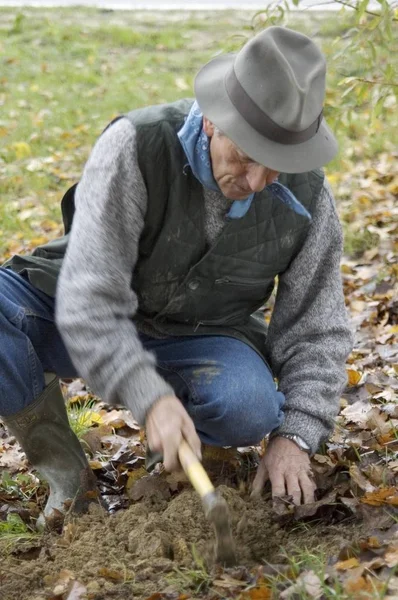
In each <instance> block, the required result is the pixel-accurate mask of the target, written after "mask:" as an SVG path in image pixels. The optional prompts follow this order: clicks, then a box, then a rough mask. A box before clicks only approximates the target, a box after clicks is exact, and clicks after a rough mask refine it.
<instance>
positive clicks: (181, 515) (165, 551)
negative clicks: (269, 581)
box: [0, 475, 360, 600]
mask: <svg viewBox="0 0 398 600" xmlns="http://www.w3.org/2000/svg"><path fill="white" fill-rule="evenodd" d="M150 480H151V481H150V485H149V486H147V489H146V493H145V496H144V497H143V498H142V499H140V500H137V501H135V502H134V503H133V504H132V505H131V506H130V507H129V508H128V509H127V510H121V511H119V512H117V513H115V514H113V515H108V514H106V513H105V512H104V511H103V510H102V509H100V508H99V507H98V506H93V507H92V510H91V511H90V514H88V515H84V516H82V517H80V518H78V519H74V520H72V521H70V522H69V523H68V524H67V525H66V526H65V527H64V531H63V533H62V534H61V535H57V534H55V533H48V534H46V535H45V536H44V537H43V538H40V540H39V541H38V542H36V543H35V544H31V543H30V544H25V546H20V547H19V548H17V549H14V551H13V553H10V554H8V555H6V556H5V557H4V558H3V560H2V561H1V563H0V597H1V600H49V599H51V600H58V599H59V600H63V599H64V598H66V597H68V594H65V595H62V593H61V594H60V595H56V594H54V590H55V589H56V586H57V585H58V586H59V582H60V581H61V582H62V578H63V579H64V580H65V578H67V577H68V576H73V578H75V579H76V580H77V581H79V582H80V583H82V584H83V585H84V586H86V588H87V594H86V595H82V596H80V595H79V596H76V597H78V598H82V600H83V599H88V600H110V599H115V600H129V599H132V598H148V597H150V596H151V594H153V593H155V592H173V591H175V592H176V591H178V592H183V591H186V588H184V581H183V579H181V573H186V572H188V569H190V570H191V571H192V570H194V569H200V568H201V564H204V565H206V568H208V569H211V568H212V566H214V564H213V563H214V560H213V542H214V533H213V531H212V528H211V526H210V525H209V523H208V522H207V521H206V519H205V516H204V513H203V509H202V506H201V502H200V499H199V498H198V496H197V494H196V493H195V492H194V491H192V490H190V489H189V488H188V489H186V490H185V491H182V492H179V493H176V492H172V491H171V490H170V487H169V485H165V479H164V477H161V476H159V475H155V476H151V477H150ZM219 490H220V493H222V495H223V496H224V497H225V498H226V500H227V502H228V506H229V510H230V515H231V525H232V530H233V534H234V538H235V540H236V551H237V557H238V563H239V565H244V566H246V567H252V566H255V565H260V564H262V565H264V564H265V563H272V564H281V563H283V562H286V556H289V554H291V553H294V551H295V549H297V548H301V550H302V549H303V548H308V549H313V550H314V549H315V548H316V549H317V551H319V550H324V551H326V552H327V553H328V554H329V555H332V554H335V553H336V552H337V551H338V548H339V547H340V546H341V545H343V544H344V542H346V541H347V540H350V541H351V542H352V540H353V538H354V537H356V536H358V535H359V533H360V531H359V528H358V525H353V524H346V525H344V524H340V525H335V526H333V525H328V526H327V525H322V524H321V523H317V524H316V526H314V527H311V526H309V527H297V524H296V528H295V529H294V528H293V529H292V528H290V530H288V529H286V528H284V527H283V526H282V525H280V524H278V523H277V522H275V513H273V511H272V510H271V503H270V499H269V497H266V496H265V497H263V498H261V499H257V500H252V499H250V498H249V497H248V495H247V493H239V491H237V490H236V489H233V488H231V487H228V486H225V485H221V486H220V487H219ZM139 495H140V494H139V493H138V494H137V496H139ZM282 549H283V551H284V555H283V556H281V550H282ZM202 561H203V563H202ZM65 569H67V570H69V571H71V572H72V574H73V575H71V574H70V573H69V574H68V573H67V572H66V573H65V572H63V571H64V570H65ZM62 572H63V573H62ZM61 588H62V585H61ZM61 588H59V587H58V591H59V590H60V589H61ZM191 593H193V592H192V590H191ZM194 596H195V597H199V594H194ZM73 597H75V596H73ZM202 597H203V596H202Z"/></svg>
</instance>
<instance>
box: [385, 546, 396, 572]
mask: <svg viewBox="0 0 398 600" xmlns="http://www.w3.org/2000/svg"><path fill="white" fill-rule="evenodd" d="M384 560H385V562H386V565H387V567H390V568H391V569H392V568H394V567H397V566H398V546H391V547H389V548H388V550H387V552H386V553H385V555H384Z"/></svg>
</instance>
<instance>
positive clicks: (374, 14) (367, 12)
mask: <svg viewBox="0 0 398 600" xmlns="http://www.w3.org/2000/svg"><path fill="white" fill-rule="evenodd" d="M335 2H336V4H341V5H342V6H347V7H348V8H352V9H353V10H358V7H357V6H355V5H354V6H353V5H352V4H350V3H349V2H345V0H335ZM365 13H366V14H367V15H371V16H372V17H381V13H375V12H372V11H371V10H368V9H366V10H365ZM391 20H392V21H398V19H396V18H395V17H393V16H392V14H391Z"/></svg>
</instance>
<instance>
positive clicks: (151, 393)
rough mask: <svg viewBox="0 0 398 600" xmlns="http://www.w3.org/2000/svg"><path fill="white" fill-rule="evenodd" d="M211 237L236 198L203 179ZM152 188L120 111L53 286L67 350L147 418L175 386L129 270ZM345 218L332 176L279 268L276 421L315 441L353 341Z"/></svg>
mask: <svg viewBox="0 0 398 600" xmlns="http://www.w3.org/2000/svg"><path fill="white" fill-rule="evenodd" d="M204 202H205V208H206V211H205V212H206V233H207V238H208V243H209V244H210V243H211V242H212V241H213V240H214V239H215V237H216V236H217V235H218V234H219V233H220V231H221V230H222V228H223V225H224V223H225V221H224V217H225V213H226V212H227V211H228V208H229V201H228V200H227V199H226V198H225V197H223V196H222V195H221V194H218V193H215V192H212V191H209V190H206V189H204ZM146 205H147V194H146V189H145V185H144V182H143V179H142V176H141V173H140V170H139V167H138V163H137V148H136V131H135V128H134V126H133V125H132V124H131V122H130V121H128V120H127V119H120V120H119V121H118V122H116V123H115V124H114V125H112V127H110V128H108V129H107V130H106V131H105V133H104V134H103V135H102V136H101V137H100V138H99V140H98V141H97V143H96V145H95V147H94V149H93V151H92V153H91V156H90V158H89V160H88V162H87V164H86V166H85V169H84V172H83V176H82V179H81V181H80V183H79V185H78V187H77V192H76V213H75V216H74V221H73V227H72V232H71V236H70V242H69V245H68V250H67V253H66V257H65V260H64V264H63V267H62V270H61V274H60V277H59V282H58V289H57V307H56V321H57V325H58V327H59V329H60V332H61V335H62V337H63V339H64V341H65V344H66V347H67V349H68V351H69V353H70V356H71V359H72V361H73V363H74V365H75V366H76V368H77V369H78V372H79V373H80V374H81V376H82V377H83V378H84V379H85V380H86V381H87V382H88V384H89V385H90V386H91V387H92V389H93V390H95V391H96V393H98V394H99V395H100V396H101V397H103V398H104V400H106V401H107V402H110V403H121V404H124V405H125V406H127V407H128V408H130V410H131V411H132V413H133V415H134V417H135V418H136V419H137V420H138V422H139V423H141V424H143V423H144V422H145V416H146V413H147V411H148V409H149V408H150V406H151V405H152V404H153V403H154V402H155V401H156V400H157V399H158V398H159V397H160V396H162V395H164V394H170V393H172V389H171V387H170V386H169V385H168V384H167V383H166V382H165V381H164V380H163V378H162V377H161V376H160V375H159V374H158V373H157V371H156V362H155V357H154V355H153V354H152V353H150V352H147V351H146V350H144V348H143V346H142V344H141V342H140V340H139V337H138V333H137V330H136V328H135V326H134V323H133V321H132V317H134V314H135V313H136V310H137V302H138V301H137V296H136V295H135V293H134V292H133V290H132V289H131V274H132V273H133V271H134V266H135V263H136V260H137V255H138V245H139V238H140V234H141V232H142V230H143V227H144V220H145V212H146ZM341 242H342V236H341V227H340V224H339V221H338V217H337V215H336V209H335V205H334V201H333V197H332V194H331V192H330V189H329V187H328V185H327V184H325V186H324V187H323V189H322V191H321V193H320V195H319V197H318V198H317V200H316V203H315V210H314V212H313V220H312V224H311V227H310V231H309V234H308V236H307V239H306V242H305V244H304V246H303V248H302V250H301V252H300V253H299V255H298V256H297V257H296V258H295V259H294V260H293V261H292V263H291V265H290V267H289V268H288V269H287V271H286V272H285V273H284V274H283V275H281V276H280V277H279V285H278V292H277V297H276V303H275V308H274V311H273V316H272V319H271V323H270V326H269V330H268V335H267V342H266V344H267V356H268V360H269V362H270V365H271V367H272V369H273V372H274V373H275V375H276V376H277V377H278V379H279V387H280V390H281V391H282V392H283V393H284V394H285V397H286V404H285V420H284V423H283V425H282V426H281V427H280V431H283V432H285V433H294V434H297V435H300V436H301V437H302V438H303V439H304V440H305V441H306V442H307V444H308V445H309V446H310V447H311V449H312V451H315V450H316V448H317V447H318V445H319V443H320V441H321V440H322V439H324V438H325V437H327V435H328V434H329V433H330V430H331V428H332V427H333V420H334V417H335V416H336V414H337V411H338V404H339V402H338V399H339V394H340V392H341V389H342V387H343V385H344V383H345V367H344V365H345V360H346V357H347V354H348V353H349V351H350V349H351V345H352V340H351V333H350V329H349V326H348V321H347V315H346V310H345V306H344V298H343V292H342V285H341V278H340V272H339V262H340V255H341Z"/></svg>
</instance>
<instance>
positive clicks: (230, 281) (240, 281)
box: [214, 275, 269, 287]
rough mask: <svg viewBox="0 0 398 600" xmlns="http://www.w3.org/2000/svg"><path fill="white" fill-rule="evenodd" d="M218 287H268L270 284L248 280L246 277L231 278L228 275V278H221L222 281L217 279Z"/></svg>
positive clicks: (257, 280)
mask: <svg viewBox="0 0 398 600" xmlns="http://www.w3.org/2000/svg"><path fill="white" fill-rule="evenodd" d="M214 283H215V284H216V285H224V284H225V285H235V286H242V287H257V286H260V287H266V286H267V285H269V283H267V282H265V281H262V280H261V279H260V280H259V279H247V278H246V277H245V278H243V277H231V276H230V275H228V276H227V277H221V278H220V279H216V280H215V282H214Z"/></svg>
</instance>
